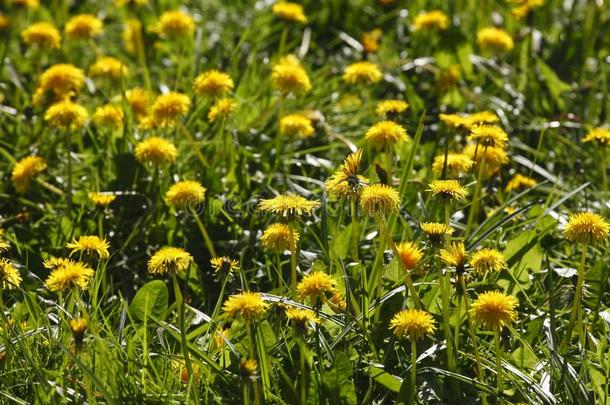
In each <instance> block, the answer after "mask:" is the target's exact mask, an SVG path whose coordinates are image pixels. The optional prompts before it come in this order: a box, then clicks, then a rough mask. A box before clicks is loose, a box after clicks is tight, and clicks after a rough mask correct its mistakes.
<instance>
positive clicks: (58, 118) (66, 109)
mask: <svg viewBox="0 0 610 405" xmlns="http://www.w3.org/2000/svg"><path fill="white" fill-rule="evenodd" d="M88 117H89V114H88V113H87V110H86V109H85V107H83V106H82V105H80V104H76V103H73V102H72V101H70V100H64V101H59V102H57V103H55V104H52V105H51V106H50V107H49V108H48V109H47V111H46V112H45V114H44V120H45V121H47V122H48V123H49V124H50V125H51V126H53V127H55V128H57V129H62V130H76V129H79V128H81V127H82V126H84V125H85V123H86V122H87V118H88Z"/></svg>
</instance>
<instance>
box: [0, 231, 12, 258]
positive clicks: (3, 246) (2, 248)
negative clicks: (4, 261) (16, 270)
mask: <svg viewBox="0 0 610 405" xmlns="http://www.w3.org/2000/svg"><path fill="white" fill-rule="evenodd" d="M9 247H10V245H9V243H8V242H7V241H6V238H5V237H4V229H2V228H0V253H4V252H6V251H7V250H8V248H9Z"/></svg>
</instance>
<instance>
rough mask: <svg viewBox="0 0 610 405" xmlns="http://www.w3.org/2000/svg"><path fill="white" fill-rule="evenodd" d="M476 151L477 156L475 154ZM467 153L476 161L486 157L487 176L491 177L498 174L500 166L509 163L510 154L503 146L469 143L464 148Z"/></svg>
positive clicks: (478, 161)
mask: <svg viewBox="0 0 610 405" xmlns="http://www.w3.org/2000/svg"><path fill="white" fill-rule="evenodd" d="M475 152H476V156H475ZM462 153H464V154H465V155H467V156H470V157H471V158H472V159H473V160H474V161H475V162H477V163H480V162H481V161H482V160H483V159H485V173H484V175H485V177H491V176H493V175H494V174H496V173H497V172H498V170H499V168H500V167H501V166H503V165H505V164H507V163H508V154H507V153H506V151H505V150H504V149H503V148H500V147H496V146H488V147H486V148H485V147H480V146H479V147H478V148H477V146H476V145H474V144H468V145H466V147H465V148H464V150H463V152H462Z"/></svg>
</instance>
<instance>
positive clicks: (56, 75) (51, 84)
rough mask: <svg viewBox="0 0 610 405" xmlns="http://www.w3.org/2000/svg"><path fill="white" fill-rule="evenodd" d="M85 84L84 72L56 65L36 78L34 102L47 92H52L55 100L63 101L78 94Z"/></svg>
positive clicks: (71, 67) (70, 66) (75, 68)
mask: <svg viewBox="0 0 610 405" xmlns="http://www.w3.org/2000/svg"><path fill="white" fill-rule="evenodd" d="M84 84H85V72H84V71H83V70H81V69H79V68H77V67H76V66H73V65H70V64H65V63H62V64H57V65H53V66H51V67H50V68H48V69H47V70H45V71H44V72H43V73H42V74H41V75H40V77H39V78H38V89H36V93H35V95H34V102H35V103H36V104H38V101H40V99H41V98H42V97H43V96H44V95H45V94H46V93H48V92H52V93H53V94H54V95H55V98H56V99H63V98H66V97H68V96H70V95H71V94H73V93H76V92H78V90H80V88H81V87H83V85H84Z"/></svg>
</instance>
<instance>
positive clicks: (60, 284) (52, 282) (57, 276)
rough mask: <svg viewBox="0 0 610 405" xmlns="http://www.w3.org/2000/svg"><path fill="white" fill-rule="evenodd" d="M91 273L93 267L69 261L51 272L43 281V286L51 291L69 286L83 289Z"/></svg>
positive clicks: (61, 289)
mask: <svg viewBox="0 0 610 405" xmlns="http://www.w3.org/2000/svg"><path fill="white" fill-rule="evenodd" d="M93 274H94V271H93V269H92V268H90V267H89V266H87V265H86V264H84V263H81V262H73V261H69V262H66V263H65V264H64V265H62V266H60V267H57V268H56V269H54V270H53V271H52V272H51V274H50V275H49V277H48V278H47V280H46V281H45V286H46V287H47V289H49V291H51V292H60V291H63V290H66V289H69V288H78V289H80V290H84V289H85V288H87V286H88V285H89V281H90V280H91V278H92V277H93Z"/></svg>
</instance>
